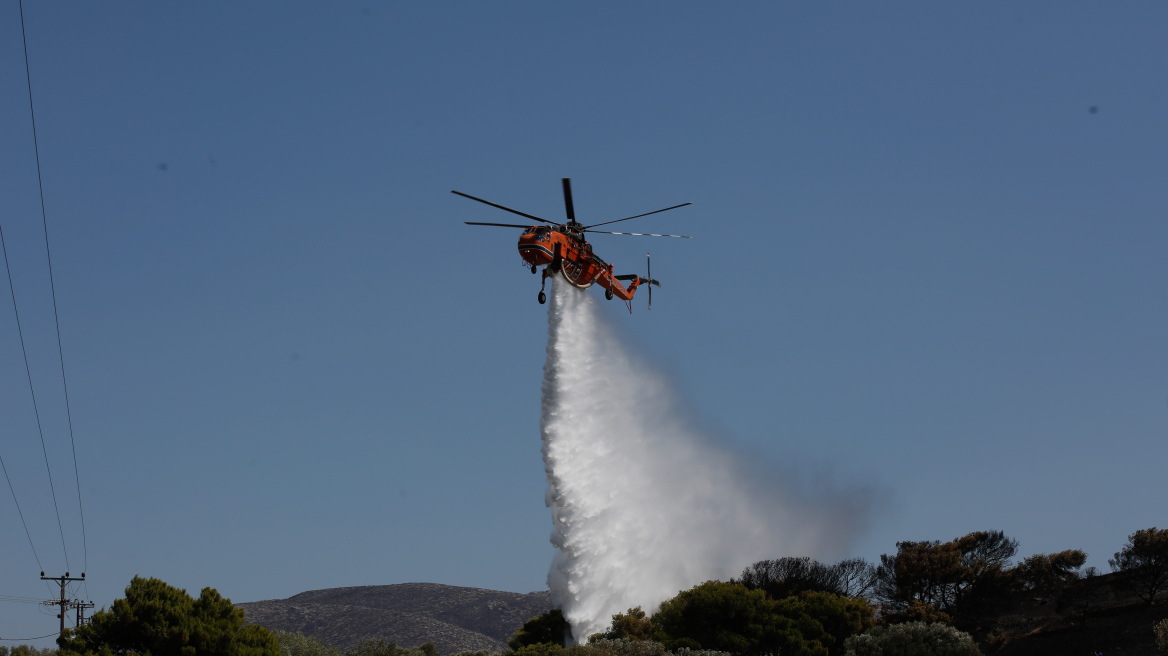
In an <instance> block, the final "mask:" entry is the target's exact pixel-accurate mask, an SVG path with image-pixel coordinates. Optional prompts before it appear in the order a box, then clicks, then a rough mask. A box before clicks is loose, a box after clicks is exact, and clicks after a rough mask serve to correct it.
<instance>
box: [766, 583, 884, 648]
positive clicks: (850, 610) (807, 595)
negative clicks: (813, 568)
mask: <svg viewBox="0 0 1168 656" xmlns="http://www.w3.org/2000/svg"><path fill="white" fill-rule="evenodd" d="M778 607H779V612H780V613H781V614H782V615H784V616H786V617H789V618H791V619H794V620H795V621H796V624H797V625H799V622H800V620H804V618H809V619H811V620H813V621H814V622H815V624H817V625H818V626H819V627H822V629H823V632H824V633H825V634H826V635H821V636H820V637H819V638H817V639H818V640H819V641H820V642H821V643H823V645H824V646H825V647H827V651H828V654H829V655H830V656H837V655H838V654H842V653H843V651H844V641H845V640H846V639H847V638H848V637H850V636H853V635H855V634H857V633H860V632H861V631H864V630H866V629H870V628H872V626H873V625H874V624H875V623H876V622H875V620H873V619H872V616H873V615H874V614H875V612H874V611H873V610H872V607H871V606H870V605H868V602H867V601H865V600H863V599H850V598H848V597H844V596H842V595H837V594H832V593H830V592H804V593H802V594H801V595H799V596H798V597H787V598H786V599H783V600H781V601H779V602H778ZM804 621H805V620H804ZM815 633H816V635H819V634H818V631H816V632H815ZM805 635H806V634H805Z"/></svg>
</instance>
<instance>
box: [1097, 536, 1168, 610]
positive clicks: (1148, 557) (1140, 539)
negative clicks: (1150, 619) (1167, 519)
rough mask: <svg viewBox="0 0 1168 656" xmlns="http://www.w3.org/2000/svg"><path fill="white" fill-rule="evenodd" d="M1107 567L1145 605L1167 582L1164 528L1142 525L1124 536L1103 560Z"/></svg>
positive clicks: (1167, 542) (1167, 545) (1152, 601)
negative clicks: (1123, 542) (1111, 557)
mask: <svg viewBox="0 0 1168 656" xmlns="http://www.w3.org/2000/svg"><path fill="white" fill-rule="evenodd" d="M1107 563H1108V564H1109V565H1111V570H1112V571H1114V572H1120V573H1121V576H1122V578H1121V580H1122V581H1123V582H1124V583H1125V584H1126V585H1127V586H1128V587H1129V588H1130V589H1131V591H1132V592H1134V593H1135V594H1136V596H1138V597H1139V598H1140V599H1141V600H1143V602H1144V603H1145V604H1147V605H1149V606H1151V605H1153V604H1155V603H1156V596H1157V595H1159V594H1160V592H1161V591H1163V589H1164V586H1165V584H1168V529H1162V530H1157V529H1156V527H1155V526H1153V527H1152V528H1145V529H1141V530H1139V531H1136V532H1135V533H1132V534H1131V535H1129V536H1127V544H1125V545H1124V546H1123V549H1120V550H1119V551H1117V552H1115V558H1113V559H1109V560H1108V561H1107Z"/></svg>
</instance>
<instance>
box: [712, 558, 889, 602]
mask: <svg viewBox="0 0 1168 656" xmlns="http://www.w3.org/2000/svg"><path fill="white" fill-rule="evenodd" d="M875 581H876V568H875V567H874V566H872V565H871V564H869V563H868V562H866V561H865V560H864V559H863V558H851V559H847V560H841V561H840V562H838V563H836V564H835V565H824V564H823V563H820V562H818V561H815V560H812V559H811V558H807V557H799V558H795V557H786V558H779V559H777V560H760V561H758V562H757V563H754V564H753V565H751V566H750V567H747V568H746V569H744V570H743V571H742V577H741V578H740V579H737V580H732V581H731V582H732V583H741V584H743V585H745V586H746V587H747V588H750V589H751V590H763V591H765V592H766V593H767V595H768V596H769V597H770V598H771V599H784V598H786V597H790V596H792V595H797V594H799V593H801V592H830V593H832V594H837V595H843V596H846V597H856V596H859V595H862V594H864V593H865V592H867V591H868V589H869V588H871V587H872V585H873V584H874V583H875Z"/></svg>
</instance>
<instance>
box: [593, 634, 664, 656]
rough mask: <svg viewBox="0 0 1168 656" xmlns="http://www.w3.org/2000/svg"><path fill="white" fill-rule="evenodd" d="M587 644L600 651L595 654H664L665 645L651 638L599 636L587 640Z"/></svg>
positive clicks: (639, 655)
mask: <svg viewBox="0 0 1168 656" xmlns="http://www.w3.org/2000/svg"><path fill="white" fill-rule="evenodd" d="M588 646H589V647H591V648H592V649H594V650H596V651H597V652H600V654H598V655H597V656H665V645H663V644H661V643H660V642H653V641H652V640H633V639H630V638H617V639H615V640H612V639H609V638H600V639H598V640H589V641H588Z"/></svg>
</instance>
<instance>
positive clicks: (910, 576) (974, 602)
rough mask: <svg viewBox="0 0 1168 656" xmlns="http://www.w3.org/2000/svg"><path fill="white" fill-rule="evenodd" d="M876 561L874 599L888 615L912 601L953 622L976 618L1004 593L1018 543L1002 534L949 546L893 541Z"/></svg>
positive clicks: (959, 540) (988, 533)
mask: <svg viewBox="0 0 1168 656" xmlns="http://www.w3.org/2000/svg"><path fill="white" fill-rule="evenodd" d="M896 548H897V551H896V555H894V556H889V555H887V554H885V555H882V556H880V566H879V567H878V568H877V578H878V582H877V585H876V594H877V597H879V598H880V599H881V600H882V601H883V602H885V603H886V604H887V605H889V606H890V607H891V608H892V609H893V610H894V611H900V612H903V611H906V610H908V608H909V606H910V605H912V603H913V602H914V601H917V602H920V604H923V605H925V606H929V607H931V608H933V609H935V610H936V611H938V612H941V613H945V614H947V615H950V616H952V617H955V618H956V617H957V616H958V615H959V614H961V611H964V613H965V614H966V615H972V614H977V613H978V612H979V611H980V610H981V609H982V608H983V607H984V606H985V605H987V604H991V605H992V604H993V603H994V602H996V601H997V600H998V599H999V598H1000V596H1001V595H1002V594H1004V593H1005V592H1007V591H1008V589H1009V579H1008V576H1006V569H1007V567H1008V566H1009V562H1010V559H1011V558H1012V557H1013V556H1014V554H1015V553H1016V552H1017V551H1018V542H1017V540H1013V539H1011V538H1008V537H1006V535H1005V534H1004V533H1003V532H1002V531H975V532H973V533H969V534H966V535H964V536H962V537H959V538H956V539H954V540H951V541H949V542H940V541H938V540H932V541H928V540H926V541H923V542H897V543H896Z"/></svg>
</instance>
